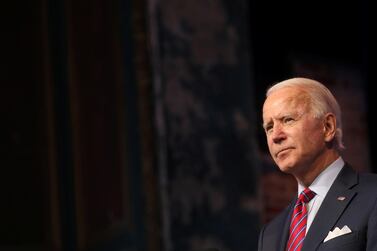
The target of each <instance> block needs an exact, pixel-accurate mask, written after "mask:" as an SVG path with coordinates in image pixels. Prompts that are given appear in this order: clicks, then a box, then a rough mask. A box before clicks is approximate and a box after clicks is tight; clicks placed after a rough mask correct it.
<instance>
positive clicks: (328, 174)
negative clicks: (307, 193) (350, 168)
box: [298, 157, 344, 198]
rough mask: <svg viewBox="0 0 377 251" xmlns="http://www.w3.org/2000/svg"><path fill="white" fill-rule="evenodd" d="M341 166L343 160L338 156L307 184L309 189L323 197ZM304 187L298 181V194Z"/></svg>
mask: <svg viewBox="0 0 377 251" xmlns="http://www.w3.org/2000/svg"><path fill="white" fill-rule="evenodd" d="M343 166H344V160H343V159H342V157H339V158H338V159H336V160H335V161H334V162H333V163H331V164H330V165H329V166H328V167H327V168H326V169H325V170H323V171H322V172H321V173H320V174H319V175H318V176H317V178H316V179H315V180H314V181H313V182H312V184H311V185H310V186H309V189H310V190H312V191H313V192H315V193H316V194H317V195H318V196H320V197H322V198H324V197H325V196H326V194H327V192H328V191H329V189H330V187H331V185H332V183H333V182H334V180H335V179H336V177H337V176H338V174H339V172H340V171H341V170H342V168H343ZM304 189H305V187H304V186H303V185H302V184H300V183H298V194H300V193H301V192H302V191H304Z"/></svg>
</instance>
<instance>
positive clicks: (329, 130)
mask: <svg viewBox="0 0 377 251" xmlns="http://www.w3.org/2000/svg"><path fill="white" fill-rule="evenodd" d="M323 133H324V138H325V141H326V142H331V141H332V140H333V139H334V137H335V133H336V117H335V115H334V114H332V113H327V114H326V115H325V117H324V120H323Z"/></svg>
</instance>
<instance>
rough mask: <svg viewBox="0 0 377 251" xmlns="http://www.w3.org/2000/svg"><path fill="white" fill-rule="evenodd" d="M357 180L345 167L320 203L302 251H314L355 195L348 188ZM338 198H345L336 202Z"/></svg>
mask: <svg viewBox="0 0 377 251" xmlns="http://www.w3.org/2000/svg"><path fill="white" fill-rule="evenodd" d="M357 179H358V176H357V174H356V173H355V172H354V171H353V170H352V169H351V168H350V167H349V166H348V165H346V166H345V167H344V168H343V170H342V171H341V172H340V174H339V176H338V177H337V178H336V179H335V181H334V183H333V185H332V186H331V188H330V190H329V192H328V193H327V195H326V197H325V199H324V201H323V202H322V205H321V207H320V208H319V210H318V212H317V215H316V216H315V218H314V220H313V223H312V225H311V226H310V229H309V231H308V234H307V236H306V238H305V241H304V246H303V248H302V250H305V251H309V250H316V248H317V247H318V245H320V243H321V242H322V241H323V240H324V239H325V238H326V236H327V234H328V232H329V231H330V230H332V229H333V227H334V226H335V224H336V222H337V220H338V219H339V217H340V216H341V215H342V213H343V212H344V210H345V208H346V207H347V206H348V204H349V203H350V201H351V200H352V198H353V197H354V196H355V195H356V193H355V192H354V191H352V190H350V188H351V187H353V186H354V185H356V184H357ZM339 197H345V199H344V200H338V198H339Z"/></svg>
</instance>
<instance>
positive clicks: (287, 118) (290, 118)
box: [283, 117, 294, 124]
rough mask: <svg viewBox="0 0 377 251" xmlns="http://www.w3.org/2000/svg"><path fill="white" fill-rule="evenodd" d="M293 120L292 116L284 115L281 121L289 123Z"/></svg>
mask: <svg viewBox="0 0 377 251" xmlns="http://www.w3.org/2000/svg"><path fill="white" fill-rule="evenodd" d="M293 121H294V119H293V118H292V117H284V118H283V123H284V124H289V123H291V122H293Z"/></svg>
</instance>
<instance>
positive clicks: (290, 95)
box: [263, 87, 310, 121]
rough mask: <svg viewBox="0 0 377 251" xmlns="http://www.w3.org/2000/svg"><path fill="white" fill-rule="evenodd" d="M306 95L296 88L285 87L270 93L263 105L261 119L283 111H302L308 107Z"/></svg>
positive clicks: (275, 115)
mask: <svg viewBox="0 0 377 251" xmlns="http://www.w3.org/2000/svg"><path fill="white" fill-rule="evenodd" d="M309 104H310V103H309V97H308V95H307V94H306V93H305V92H303V91H301V90H298V89H297V88H291V87H286V88H282V89H279V90H277V91H275V92H273V93H271V94H270V95H269V96H268V97H267V99H266V100H265V102H264V105H263V120H265V121H266V120H267V119H269V118H273V117H277V116H280V115H281V114H285V113H295V112H300V111H304V110H306V109H307V108H308V107H309Z"/></svg>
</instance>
